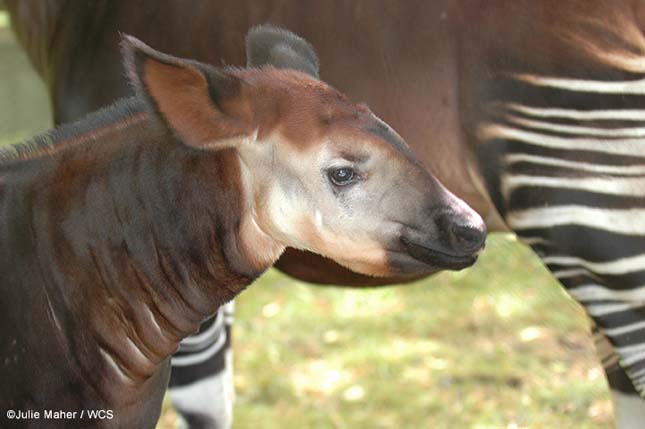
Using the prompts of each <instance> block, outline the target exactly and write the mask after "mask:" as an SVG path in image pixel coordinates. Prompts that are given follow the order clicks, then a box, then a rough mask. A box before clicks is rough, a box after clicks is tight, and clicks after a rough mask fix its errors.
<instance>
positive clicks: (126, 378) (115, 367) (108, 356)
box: [99, 346, 133, 383]
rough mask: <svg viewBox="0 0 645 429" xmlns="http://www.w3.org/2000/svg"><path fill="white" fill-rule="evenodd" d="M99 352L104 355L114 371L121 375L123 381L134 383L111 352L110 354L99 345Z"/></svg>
mask: <svg viewBox="0 0 645 429" xmlns="http://www.w3.org/2000/svg"><path fill="white" fill-rule="evenodd" d="M99 353H101V355H102V356H103V359H105V361H106V362H107V364H108V365H109V366H111V367H112V369H113V370H114V372H115V373H116V374H117V375H118V376H119V378H120V379H121V381H122V382H123V383H132V381H133V380H132V378H131V377H130V376H128V375H127V374H126V373H125V372H124V371H123V369H121V367H120V366H119V365H118V364H117V363H116V361H115V360H114V358H113V357H112V355H111V354H109V353H108V352H107V351H106V350H105V349H104V348H103V347H100V346H99Z"/></svg>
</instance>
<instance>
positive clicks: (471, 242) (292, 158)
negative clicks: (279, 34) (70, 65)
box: [124, 32, 485, 276]
mask: <svg viewBox="0 0 645 429" xmlns="http://www.w3.org/2000/svg"><path fill="white" fill-rule="evenodd" d="M251 34H253V33H251ZM283 34H288V35H290V36H292V37H294V38H295V39H296V40H297V41H300V43H306V42H304V41H302V39H299V38H297V36H294V35H291V33H284V32H283ZM306 47H307V48H309V50H307V49H305V50H304V51H305V52H304V55H302V52H298V49H289V48H287V49H282V48H283V47H280V50H279V51H278V52H277V53H276V55H270V56H269V57H268V58H273V61H272V62H271V64H268V65H263V67H261V68H249V69H223V70H222V69H214V68H212V67H210V66H208V65H205V64H201V63H197V62H193V61H187V60H181V59H178V58H174V57H170V56H168V55H164V54H161V53H159V52H156V51H154V50H152V49H151V48H149V47H147V46H145V45H144V44H142V43H141V42H139V41H137V40H136V39H133V38H127V37H126V39H125V40H124V51H125V55H126V66H127V68H128V71H129V73H130V77H131V80H132V82H133V84H134V86H135V90H136V91H137V93H138V94H139V96H142V97H143V98H145V99H147V100H148V102H149V103H150V104H151V106H153V108H154V109H155V110H156V111H157V112H158V113H159V114H160V115H159V116H160V118H161V119H162V120H163V121H164V122H165V123H166V125H167V126H168V128H169V129H170V130H171V131H172V132H173V133H174V134H175V135H176V136H177V137H178V139H179V140H180V141H181V142H182V143H183V144H185V145H188V146H190V147H193V148H195V149H198V150H203V151H229V152H230V151H231V150H233V151H235V153H236V154H237V159H238V160H239V171H240V174H239V177H238V178H237V179H239V180H238V182H239V183H237V184H236V186H237V188H238V189H239V192H240V196H239V197H240V199H241V200H242V204H241V207H243V210H244V213H241V214H238V215H239V216H240V219H241V221H240V232H239V234H240V238H241V240H240V242H241V247H242V248H243V249H242V252H243V253H244V254H245V255H246V256H247V257H248V259H250V260H251V261H253V262H254V263H255V264H256V265H258V267H259V266H262V265H268V264H270V263H273V262H275V260H276V259H277V258H278V256H279V254H280V252H282V250H284V248H285V247H287V246H290V247H294V248H298V249H304V250H309V251H312V252H315V253H318V254H320V255H323V256H326V257H328V258H331V259H333V260H335V261H336V262H338V263H340V264H342V265H344V266H346V267H348V268H350V269H352V270H354V271H357V272H360V273H363V274H369V275H377V276H388V275H395V274H422V273H428V272H432V271H436V270H438V269H444V268H448V269H460V268H463V267H466V266H469V265H471V264H472V263H473V262H474V261H475V259H476V257H475V256H474V255H475V254H476V253H477V252H478V251H479V250H480V249H481V247H482V245H483V242H484V237H485V227H484V224H483V221H482V219H481V218H480V217H479V216H478V215H477V214H476V213H475V212H474V211H473V210H472V209H470V208H469V207H468V206H466V205H465V203H463V202H462V201H461V200H459V199H458V198H456V197H455V196H453V195H452V194H450V192H448V191H447V190H446V189H445V188H444V187H443V186H442V185H441V184H440V183H439V182H438V181H437V180H436V179H434V178H433V177H432V176H431V175H430V174H428V173H427V171H426V170H425V169H424V168H423V167H422V166H421V165H420V164H419V162H417V161H416V159H415V158H414V155H413V154H412V153H411V152H410V150H409V149H408V147H407V145H406V144H405V143H404V142H403V140H402V139H401V138H400V137H399V136H398V135H397V134H396V133H395V132H394V131H392V130H391V129H390V128H389V127H388V126H387V125H386V124H385V123H384V122H382V121H381V120H380V119H378V118H377V117H376V116H375V115H374V114H373V113H371V112H370V111H369V109H367V108H366V107H365V106H362V105H355V104H353V103H351V102H350V101H349V100H348V99H347V98H346V97H345V96H343V95H342V94H340V93H339V92H338V91H336V90H334V89H333V88H331V87H329V86H328V85H326V84H324V83H323V82H321V81H319V80H317V79H316V78H315V77H312V76H310V75H308V74H305V73H303V72H301V71H297V70H294V69H287V68H289V64H295V68H296V69H300V70H304V71H309V72H311V70H317V60H316V59H315V54H313V51H311V50H310V47H309V46H308V44H307V45H306ZM274 53H275V52H274ZM294 59H295V60H296V61H295V62H294ZM312 59H313V60H312ZM274 66H278V67H281V68H276V67H274Z"/></svg>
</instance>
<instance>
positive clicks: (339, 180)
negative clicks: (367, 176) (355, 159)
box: [327, 167, 355, 186]
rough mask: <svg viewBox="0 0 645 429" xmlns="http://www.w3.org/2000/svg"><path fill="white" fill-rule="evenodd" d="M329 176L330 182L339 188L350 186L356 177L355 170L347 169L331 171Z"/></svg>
mask: <svg viewBox="0 0 645 429" xmlns="http://www.w3.org/2000/svg"><path fill="white" fill-rule="evenodd" d="M327 175H328V176H329V180H331V181H332V183H333V184H334V185H337V186H344V185H348V184H349V183H351V181H352V179H354V177H355V173H354V170H352V169H351V168H347V167H342V168H334V169H331V170H329V172H328V173H327Z"/></svg>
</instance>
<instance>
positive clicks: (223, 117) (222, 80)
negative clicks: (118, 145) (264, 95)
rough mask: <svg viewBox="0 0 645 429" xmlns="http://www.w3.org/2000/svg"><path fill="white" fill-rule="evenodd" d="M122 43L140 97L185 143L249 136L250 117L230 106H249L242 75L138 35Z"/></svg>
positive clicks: (212, 144)
mask: <svg viewBox="0 0 645 429" xmlns="http://www.w3.org/2000/svg"><path fill="white" fill-rule="evenodd" d="M121 46H122V51H123V57H124V63H125V69H126V72H127V74H128V78H129V80H130V83H131V85H132V86H133V88H134V91H135V93H136V95H137V96H139V97H142V98H143V99H145V100H146V101H147V102H148V103H149V104H150V105H151V106H152V108H154V110H155V111H156V112H157V113H158V114H159V115H160V117H161V118H162V120H163V121H164V122H165V123H166V125H167V126H168V128H169V129H170V130H171V131H173V132H174V133H175V135H176V136H177V137H178V138H179V139H180V140H181V141H182V142H184V143H185V144H187V145H188V146H192V147H196V148H202V149H203V148H209V149H216V148H218V147H223V146H227V145H228V144H230V142H231V139H233V138H234V137H239V136H242V135H245V134H247V128H248V127H246V126H245V122H246V121H244V117H243V116H244V115H239V114H238V115H236V113H239V112H240V109H239V108H238V109H231V108H230V107H231V104H233V105H235V104H238V105H239V104H243V103H241V100H240V99H241V97H242V88H241V87H242V82H241V81H240V79H238V78H237V77H236V76H233V75H232V74H229V73H226V72H224V71H219V70H215V69H212V68H209V67H208V66H206V65H205V64H201V63H198V62H196V61H190V60H184V59H180V58H176V57H173V56H170V55H166V54H163V53H161V52H158V51H155V50H154V49H152V48H150V47H149V46H147V45H146V44H144V43H143V42H141V41H140V40H138V39H136V38H134V37H132V36H127V35H125V36H123V39H122V42H121ZM226 107H229V108H228V109H227V108H226ZM242 110H243V109H242ZM225 142H226V143H225Z"/></svg>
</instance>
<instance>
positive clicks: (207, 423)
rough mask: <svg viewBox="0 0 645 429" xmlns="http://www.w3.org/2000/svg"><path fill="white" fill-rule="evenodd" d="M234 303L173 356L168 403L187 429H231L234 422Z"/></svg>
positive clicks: (181, 346) (221, 309)
mask: <svg viewBox="0 0 645 429" xmlns="http://www.w3.org/2000/svg"><path fill="white" fill-rule="evenodd" d="M233 311H234V307H233V302H231V303H228V304H226V305H225V306H223V307H221V308H220V309H219V311H218V313H217V315H216V316H215V317H213V318H212V319H209V320H208V321H206V322H204V324H203V325H202V327H201V329H200V332H199V333H197V334H195V335H193V336H190V337H188V338H186V339H184V341H182V342H181V344H180V346H179V351H178V352H177V353H176V354H175V355H174V356H173V357H172V360H171V365H172V370H171V376H170V385H169V392H170V400H171V401H172V404H173V406H174V407H175V410H177V413H178V414H179V415H180V417H181V420H182V421H183V423H184V424H183V426H184V427H186V428H187V429H230V428H231V426H232V421H233V399H234V390H233V361H232V349H231V337H230V335H231V328H232V324H233Z"/></svg>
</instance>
